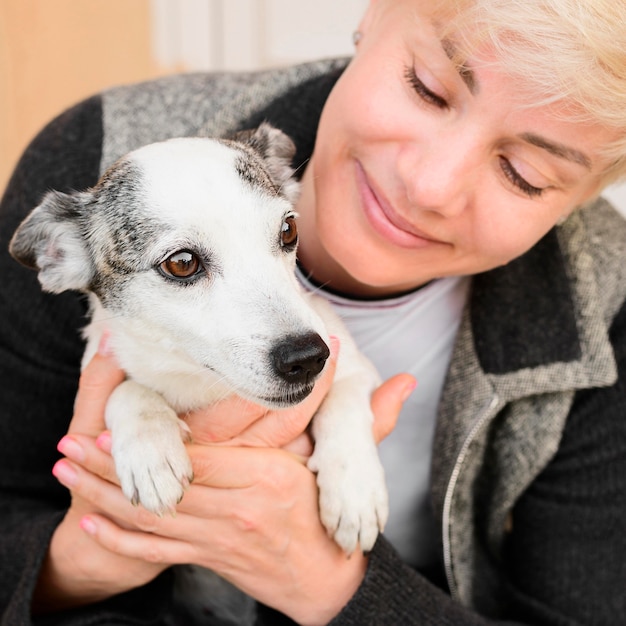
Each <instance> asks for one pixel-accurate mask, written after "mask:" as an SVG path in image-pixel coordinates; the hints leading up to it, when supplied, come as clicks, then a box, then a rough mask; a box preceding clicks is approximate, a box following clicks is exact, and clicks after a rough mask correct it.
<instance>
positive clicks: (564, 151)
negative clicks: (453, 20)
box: [441, 37, 592, 170]
mask: <svg viewBox="0 0 626 626" xmlns="http://www.w3.org/2000/svg"><path fill="white" fill-rule="evenodd" d="M441 47H442V48H443V50H444V52H445V53H446V56H447V57H448V58H449V59H450V61H452V62H453V63H454V65H455V67H456V70H457V72H458V73H459V76H460V77H461V79H462V80H463V82H464V83H465V84H466V85H467V88H468V89H469V91H470V93H471V94H472V95H476V94H477V93H478V81H477V80H476V74H475V73H474V71H473V70H472V69H471V68H470V67H468V66H467V65H466V64H465V63H459V61H458V56H457V47H456V46H455V45H454V42H453V41H452V40H450V39H448V38H447V37H444V38H443V39H442V40H441ZM520 138H521V139H522V140H524V141H525V142H527V143H530V144H532V145H533V146H537V147H538V148H541V149H543V150H547V151H548V152H549V153H550V154H553V155H554V156H557V157H560V158H562V159H566V160H567V161H572V162H574V163H577V164H578V165H582V166H583V167H585V168H587V169H588V170H590V169H592V163H591V159H590V158H589V157H588V156H587V155H586V154H584V153H583V152H580V150H576V149H574V148H570V147H569V146H565V145H563V144H560V143H557V142H554V141H550V140H548V139H546V138H545V137H541V136H540V135H535V134H534V133H522V134H521V135H520Z"/></svg>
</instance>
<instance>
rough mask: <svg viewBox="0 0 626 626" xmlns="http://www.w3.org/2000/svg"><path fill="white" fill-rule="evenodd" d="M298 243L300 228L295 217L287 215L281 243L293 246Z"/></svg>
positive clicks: (289, 246)
mask: <svg viewBox="0 0 626 626" xmlns="http://www.w3.org/2000/svg"><path fill="white" fill-rule="evenodd" d="M296 243H298V228H297V226H296V218H295V217H291V216H290V217H286V218H285V221H284V222H283V225H282V228H281V230H280V245H281V246H282V247H283V248H293V247H294V246H295V245H296Z"/></svg>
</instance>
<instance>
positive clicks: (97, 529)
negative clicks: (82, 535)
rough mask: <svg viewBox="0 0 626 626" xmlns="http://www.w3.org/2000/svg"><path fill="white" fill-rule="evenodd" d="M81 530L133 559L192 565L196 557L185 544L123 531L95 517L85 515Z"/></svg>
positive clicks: (111, 523)
mask: <svg viewBox="0 0 626 626" xmlns="http://www.w3.org/2000/svg"><path fill="white" fill-rule="evenodd" d="M80 527H81V528H82V529H83V530H84V531H85V532H86V533H87V534H88V535H90V536H91V537H92V538H93V539H95V540H96V541H97V542H98V543H99V544H100V545H101V546H102V547H103V548H106V549H107V550H109V551H111V552H114V553H115V554H119V555H120V556H124V557H128V558H131V559H140V560H142V561H147V562H148V563H153V564H157V565H172V564H175V563H188V562H191V560H192V557H193V550H192V549H191V546H190V544H188V543H187V542H185V541H180V540H178V539H171V538H168V537H162V536H155V535H153V534H150V533H146V532H144V531H135V530H129V529H126V528H121V527H120V526H118V525H117V524H115V523H114V522H112V521H111V520H110V519H107V518H106V517H104V516H102V515H98V514H96V513H92V514H89V515H85V516H84V517H83V518H82V520H81V522H80Z"/></svg>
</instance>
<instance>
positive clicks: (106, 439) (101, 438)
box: [96, 431, 111, 452]
mask: <svg viewBox="0 0 626 626" xmlns="http://www.w3.org/2000/svg"><path fill="white" fill-rule="evenodd" d="M96 445H97V446H98V448H100V450H104V451H105V452H111V433H110V432H109V431H105V432H103V433H100V434H99V435H98V438H97V439H96Z"/></svg>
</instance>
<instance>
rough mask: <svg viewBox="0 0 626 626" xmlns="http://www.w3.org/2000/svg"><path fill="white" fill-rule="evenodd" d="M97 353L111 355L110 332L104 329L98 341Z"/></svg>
mask: <svg viewBox="0 0 626 626" xmlns="http://www.w3.org/2000/svg"><path fill="white" fill-rule="evenodd" d="M98 354H99V355H100V356H111V354H112V351H111V333H110V332H109V331H108V330H105V331H104V332H103V333H102V336H101V337H100V343H99V344H98Z"/></svg>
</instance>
